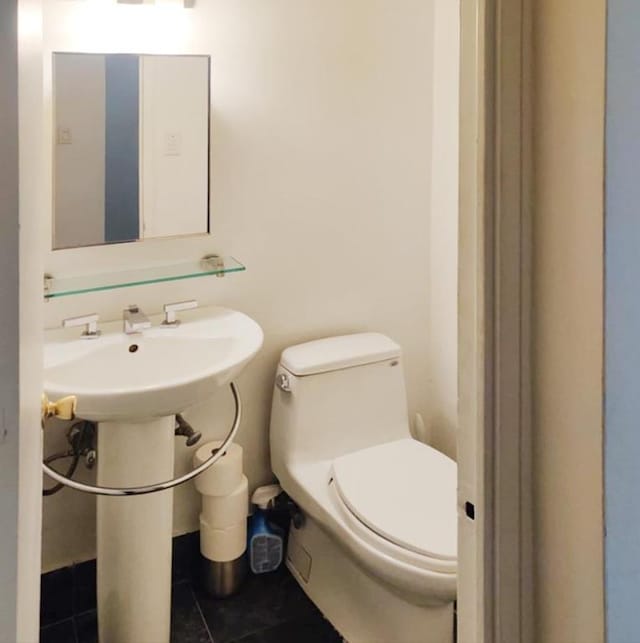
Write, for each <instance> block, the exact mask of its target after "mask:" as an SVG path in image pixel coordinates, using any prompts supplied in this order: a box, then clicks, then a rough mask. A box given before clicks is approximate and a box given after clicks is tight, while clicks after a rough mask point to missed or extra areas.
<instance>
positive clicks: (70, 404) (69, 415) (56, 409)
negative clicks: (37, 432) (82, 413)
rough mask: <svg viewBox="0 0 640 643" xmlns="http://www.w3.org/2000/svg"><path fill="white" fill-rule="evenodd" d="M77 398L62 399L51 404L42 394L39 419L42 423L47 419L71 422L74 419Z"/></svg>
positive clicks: (44, 394)
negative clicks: (40, 418)
mask: <svg viewBox="0 0 640 643" xmlns="http://www.w3.org/2000/svg"><path fill="white" fill-rule="evenodd" d="M77 405H78V398H77V397H76V396H75V395H69V397H63V398H62V399H61V400H57V401H56V402H51V401H50V400H49V398H48V397H47V394H46V393H43V394H42V406H41V411H40V414H41V417H42V421H43V422H44V421H45V420H48V419H49V418H53V417H55V418H58V419H60V420H73V419H75V417H76V407H77Z"/></svg>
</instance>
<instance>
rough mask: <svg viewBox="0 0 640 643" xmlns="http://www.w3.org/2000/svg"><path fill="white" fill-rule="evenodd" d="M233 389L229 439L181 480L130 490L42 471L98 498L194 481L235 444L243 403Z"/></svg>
mask: <svg viewBox="0 0 640 643" xmlns="http://www.w3.org/2000/svg"><path fill="white" fill-rule="evenodd" d="M229 386H230V387H231V392H232V394H233V400H234V402H235V406H236V411H235V417H234V419H233V425H232V426H231V430H230V431H229V433H228V434H227V437H226V438H225V439H224V441H223V443H222V445H221V446H220V448H219V449H216V451H215V452H214V453H212V454H211V457H210V458H209V459H208V460H206V461H205V462H203V463H202V464H201V465H200V466H199V467H197V468H196V469H194V470H193V471H190V472H189V473H186V474H185V475H183V476H180V477H179V478H173V479H172V480H166V481H165V482H158V483H157V484H152V485H145V486H142V487H129V488H118V487H100V486H97V485H90V484H84V483H83V482H77V481H76V480H72V479H71V478H67V477H66V476H63V475H62V474H60V473H58V472H57V471H55V470H54V469H52V468H51V467H50V466H49V465H48V464H46V463H45V462H43V463H42V470H43V471H44V472H45V473H46V474H47V475H48V476H49V477H50V478H53V479H54V480H55V481H56V482H59V483H61V484H63V485H65V486H66V487H70V488H71V489H75V490H76V491H82V492H84V493H91V494H93V495H96V496H112V497H119V496H144V495H147V494H150V493H157V492H159V491H166V490H167V489H173V488H174V487H177V486H179V485H181V484H184V483H185V482H189V480H193V479H194V478H195V477H196V476H198V475H200V474H201V473H203V472H204V471H206V470H207V469H208V468H209V467H211V466H213V465H214V464H215V463H216V462H217V461H218V460H219V459H220V458H222V456H224V454H225V452H226V450H227V448H228V447H229V446H230V444H231V443H232V442H233V440H234V438H235V437H236V434H237V433H238V429H239V428H240V419H241V417H242V402H241V400H240V392H239V391H238V387H237V386H236V385H235V384H234V383H233V382H231V384H230V385H229Z"/></svg>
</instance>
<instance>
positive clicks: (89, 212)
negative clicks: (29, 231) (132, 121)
mask: <svg viewBox="0 0 640 643" xmlns="http://www.w3.org/2000/svg"><path fill="white" fill-rule="evenodd" d="M54 73H55V87H56V91H55V96H54V102H55V105H54V119H55V124H56V126H57V127H56V130H58V131H55V132H54V140H55V143H54V150H55V176H54V185H55V189H54V200H55V202H54V217H55V226H54V246H55V247H57V248H74V247H76V246H87V245H96V244H98V243H104V234H105V233H104V173H105V153H106V150H105V126H104V123H105V109H106V107H105V101H106V92H105V60H104V56H57V57H56V60H55V72H54ZM61 129H68V130H69V131H70V133H71V142H70V143H62V141H61V140H60V132H59V130H61Z"/></svg>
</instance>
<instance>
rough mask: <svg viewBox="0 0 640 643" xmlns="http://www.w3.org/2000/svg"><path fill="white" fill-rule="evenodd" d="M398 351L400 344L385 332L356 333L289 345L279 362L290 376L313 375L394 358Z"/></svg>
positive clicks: (396, 356) (398, 353)
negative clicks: (291, 374) (384, 333)
mask: <svg viewBox="0 0 640 643" xmlns="http://www.w3.org/2000/svg"><path fill="white" fill-rule="evenodd" d="M400 353H401V349H400V346H398V344H396V343H395V342H394V341H393V340H392V339H390V338H389V337H387V336H386V335H382V334H381V333H358V334H355V335H342V336H340V337H327V338H326V339H318V340H315V341H313V342H307V343H305V344H299V345H298V346H291V347H290V348H287V349H286V350H285V351H284V352H283V353H282V358H281V360H280V364H281V365H282V366H283V367H284V368H286V369H287V370H288V371H289V372H290V373H293V374H294V375H298V376H305V375H317V374H319V373H328V372H330V371H339V370H342V369H345V368H351V367H353V366H364V365H365V364H373V363H375V362H384V361H386V360H389V359H397V358H399V357H400Z"/></svg>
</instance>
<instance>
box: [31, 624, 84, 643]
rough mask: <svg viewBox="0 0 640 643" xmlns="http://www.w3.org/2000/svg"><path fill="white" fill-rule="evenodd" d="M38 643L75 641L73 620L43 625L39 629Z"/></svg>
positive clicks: (69, 642) (73, 642)
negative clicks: (47, 625)
mask: <svg viewBox="0 0 640 643" xmlns="http://www.w3.org/2000/svg"><path fill="white" fill-rule="evenodd" d="M40 643H77V642H76V632H75V629H74V627H73V620H72V619H68V620H66V621H62V622H61V623H56V624H55V625H49V627H43V628H42V629H41V630H40Z"/></svg>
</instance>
